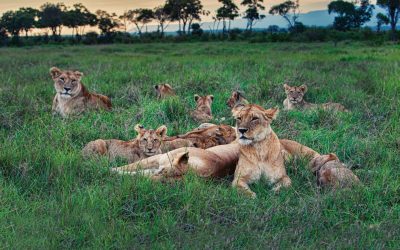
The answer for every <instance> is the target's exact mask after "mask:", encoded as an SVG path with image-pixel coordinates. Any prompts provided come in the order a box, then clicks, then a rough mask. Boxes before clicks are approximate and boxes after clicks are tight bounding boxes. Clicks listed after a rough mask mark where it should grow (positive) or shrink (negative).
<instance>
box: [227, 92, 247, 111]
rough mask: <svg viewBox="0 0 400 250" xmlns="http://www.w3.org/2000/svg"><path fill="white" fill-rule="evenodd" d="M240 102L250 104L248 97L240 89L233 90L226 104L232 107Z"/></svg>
mask: <svg viewBox="0 0 400 250" xmlns="http://www.w3.org/2000/svg"><path fill="white" fill-rule="evenodd" d="M238 104H248V101H247V100H246V98H244V96H243V94H242V93H241V92H239V91H233V92H232V95H231V97H229V99H228V101H227V102H226V105H228V107H230V108H231V109H232V108H234V107H235V106H236V105H238Z"/></svg>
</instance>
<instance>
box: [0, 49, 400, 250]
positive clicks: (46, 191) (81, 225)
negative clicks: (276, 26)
mask: <svg viewBox="0 0 400 250" xmlns="http://www.w3.org/2000/svg"><path fill="white" fill-rule="evenodd" d="M0 55H1V56H0V248H12V249H46V248H53V249H54V248H73V249H75V248H95V249H98V248H113V249H115V248H150V247H156V248H165V249H171V248H185V249H190V248H213V249H214V248H262V249H265V248H303V249H304V248H330V249H332V248H361V249H365V248H373V249H374V248H393V249H395V248H399V245H400V226H399V225H400V157H399V153H400V125H399V121H400V111H399V107H400V101H399V99H400V98H399V97H400V83H399V79H400V64H399V58H400V48H399V47H398V46H395V45H385V46H382V47H368V46H366V45H365V44H352V45H351V44H346V45H342V46H339V47H336V48H335V47H333V46H331V45H330V44H248V43H192V44H141V45H129V46H128V45H110V46H91V47H85V46H76V47H62V46H54V47H51V46H48V47H34V48H8V49H0ZM51 66H58V67H60V68H63V69H79V70H80V71H82V72H84V74H85V76H84V79H83V82H84V83H85V84H86V85H87V87H88V88H89V89H90V90H92V91H96V92H98V93H103V94H106V95H108V96H110V97H112V101H113V105H114V110H113V112H111V113H106V112H103V113H90V114H85V115H83V116H82V117H80V118H78V119H61V118H60V117H52V115H51V102H52V98H53V96H54V94H55V93H54V89H53V83H52V80H51V79H50V76H49V72H48V71H49V68H50V67H51ZM284 81H289V82H290V83H293V84H299V85H300V84H307V85H308V87H309V92H308V93H307V96H306V99H307V100H308V101H310V102H318V103H322V102H327V101H336V102H341V103H343V104H344V105H345V106H346V107H347V108H348V109H350V110H351V113H348V114H347V113H343V114H341V113H339V114H329V113H327V112H324V111H315V112H308V113H301V112H296V111H294V112H285V111H281V112H280V114H279V117H278V119H277V120H276V121H275V122H274V124H273V125H272V126H273V129H274V130H275V132H276V133H277V134H278V136H279V137H280V138H289V139H293V140H296V141H299V142H301V143H303V144H306V145H308V146H310V147H312V148H314V149H316V150H318V151H320V152H321V153H329V152H335V153H336V154H337V155H338V156H339V158H340V159H342V161H344V162H345V163H348V164H349V165H350V166H352V165H356V164H359V165H360V166H361V168H359V169H357V170H355V173H356V174H357V175H358V176H359V177H360V179H361V180H362V182H363V183H364V185H363V186H362V187H360V188H356V189H354V190H341V191H337V192H332V191H329V190H319V189H318V188H317V187H316V182H315V177H314V176H313V175H312V174H311V173H310V172H309V171H307V169H306V163H305V162H303V161H294V162H289V163H288V164H287V169H288V173H289V175H290V177H291V178H292V181H293V186H292V187H291V188H289V189H287V190H283V191H282V192H280V193H279V194H274V193H273V192H272V191H271V187H270V186H269V185H268V184H267V183H265V182H260V183H259V184H256V185H253V186H252V188H253V189H254V191H255V192H256V193H257V194H258V198H257V199H255V200H251V199H247V198H246V197H243V196H242V195H240V194H238V193H237V192H236V191H235V190H233V189H232V188H231V187H230V182H229V180H222V181H209V180H203V179H199V178H197V177H195V176H191V175H189V176H187V178H186V179H185V180H184V181H183V182H180V183H175V184H158V183H152V182H151V181H149V180H147V179H145V178H143V177H140V176H138V177H134V178H132V177H128V176H124V177H121V176H116V175H113V174H111V173H110V172H109V171H108V170H109V168H110V167H115V166H120V165H122V164H124V163H125V162H123V161H121V160H119V161H116V162H108V161H107V159H101V160H93V161H84V160H83V159H82V156H81V154H80V150H81V148H82V147H83V146H84V145H85V144H86V143H87V142H89V141H90V140H93V139H96V138H120V139H124V140H128V139H131V138H133V137H134V136H135V133H134V130H133V127H134V125H135V124H137V123H142V124H144V125H145V126H146V127H151V128H156V127H158V126H160V125H162V124H165V125H167V126H168V128H169V132H168V134H169V135H175V134H178V133H184V132H186V131H188V130H190V129H192V128H194V127H196V126H197V125H198V124H195V123H194V122H193V121H192V120H191V119H190V117H189V115H188V114H189V112H188V110H190V109H192V108H193V107H194V101H193V95H194V94H196V93H197V94H213V95H214V96H215V102H214V104H213V107H212V109H213V112H214V116H215V117H216V118H221V117H226V118H227V120H226V122H227V123H229V124H232V122H233V121H232V119H231V118H230V111H229V109H228V108H227V107H226V105H225V102H226V100H227V98H228V97H229V95H230V92H231V91H232V90H235V89H237V88H239V89H241V90H243V91H244V92H245V95H246V96H247V97H248V99H249V100H250V101H251V102H254V103H257V104H260V105H262V106H264V107H272V106H280V107H282V101H283V100H284V92H283V87H282V83H283V82H284ZM159 82H168V83H170V84H171V85H172V86H174V87H175V88H176V91H177V93H178V95H179V99H172V100H167V101H163V102H159V101H157V100H156V99H155V95H154V93H153V87H152V86H153V85H154V84H157V83H159Z"/></svg>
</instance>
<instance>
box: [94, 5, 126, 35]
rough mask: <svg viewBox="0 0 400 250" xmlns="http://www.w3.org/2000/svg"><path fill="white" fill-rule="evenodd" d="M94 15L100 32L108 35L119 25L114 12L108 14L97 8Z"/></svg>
mask: <svg viewBox="0 0 400 250" xmlns="http://www.w3.org/2000/svg"><path fill="white" fill-rule="evenodd" d="M96 15H97V20H98V26H99V29H100V30H101V33H102V34H105V35H109V34H111V33H112V32H114V31H115V29H117V28H119V27H120V26H121V23H120V22H119V20H118V18H117V15H116V14H115V13H111V14H110V13H108V12H107V11H104V10H97V11H96Z"/></svg>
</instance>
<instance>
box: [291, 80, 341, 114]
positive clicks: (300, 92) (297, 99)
mask: <svg viewBox="0 0 400 250" xmlns="http://www.w3.org/2000/svg"><path fill="white" fill-rule="evenodd" d="M283 87H284V89H285V93H286V99H285V100H284V101H283V106H284V109H285V110H294V109H316V108H322V109H324V110H335V111H343V112H347V109H346V108H345V107H344V106H343V105H342V104H340V103H333V102H328V103H323V104H315V103H308V102H306V101H305V100H304V94H305V93H306V92H307V86H306V85H305V84H303V85H301V86H298V87H296V86H294V87H291V86H289V85H287V84H284V85H283Z"/></svg>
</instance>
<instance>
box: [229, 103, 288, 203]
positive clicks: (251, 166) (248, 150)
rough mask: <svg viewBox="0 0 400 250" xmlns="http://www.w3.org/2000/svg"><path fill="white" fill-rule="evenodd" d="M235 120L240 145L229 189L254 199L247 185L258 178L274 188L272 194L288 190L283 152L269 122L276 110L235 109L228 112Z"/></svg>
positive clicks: (249, 105)
mask: <svg viewBox="0 0 400 250" xmlns="http://www.w3.org/2000/svg"><path fill="white" fill-rule="evenodd" d="M232 114H233V116H234V118H235V119H236V133H237V138H238V142H239V144H240V155H239V162H238V165H237V167H236V171H235V178H234V180H233V183H232V185H233V186H234V187H236V188H238V189H239V190H241V191H243V192H245V193H246V194H248V195H250V196H252V197H255V196H256V194H255V193H254V192H253V191H251V190H250V187H249V184H251V183H254V182H256V181H258V180H260V178H261V177H262V176H264V177H266V179H267V180H269V181H270V182H271V183H273V184H274V188H273V190H274V191H278V190H279V189H280V188H281V187H282V186H283V187H289V186H290V185H291V180H290V178H289V177H288V176H287V174H286V169H285V152H284V148H283V147H282V145H281V142H280V141H279V139H278V137H277V136H276V134H275V133H274V131H272V128H271V122H272V121H273V120H274V119H275V118H276V116H277V114H278V108H273V109H267V110H265V109H263V108H262V107H260V106H258V105H255V104H248V105H237V106H236V107H235V108H234V109H232Z"/></svg>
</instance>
